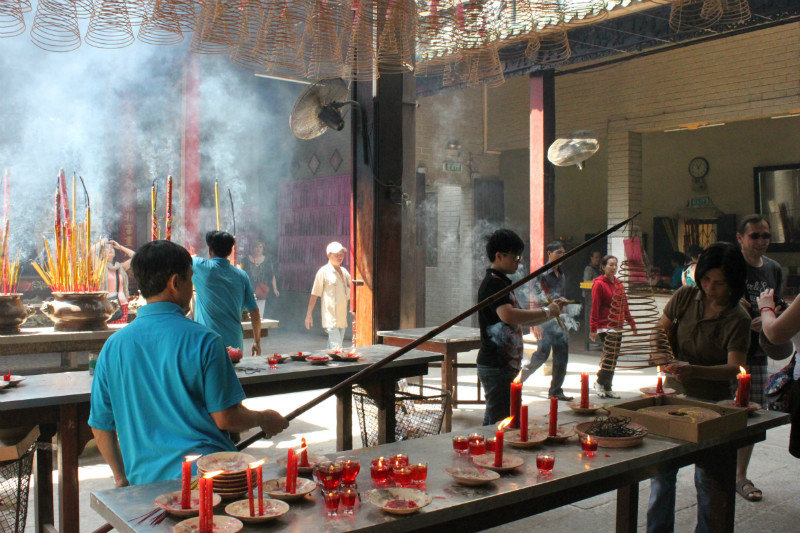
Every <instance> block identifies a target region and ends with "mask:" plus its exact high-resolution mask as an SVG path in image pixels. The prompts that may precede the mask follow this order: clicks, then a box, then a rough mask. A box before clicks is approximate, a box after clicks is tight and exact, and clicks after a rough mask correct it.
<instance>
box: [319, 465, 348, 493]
mask: <svg viewBox="0 0 800 533" xmlns="http://www.w3.org/2000/svg"><path fill="white" fill-rule="evenodd" d="M342 471H343V468H342V464H341V463H339V462H331V461H326V462H324V463H322V465H320V469H319V476H320V478H321V480H322V487H323V488H324V489H325V490H333V489H336V488H338V487H339V485H340V484H341V483H342Z"/></svg>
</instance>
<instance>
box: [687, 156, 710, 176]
mask: <svg viewBox="0 0 800 533" xmlns="http://www.w3.org/2000/svg"><path fill="white" fill-rule="evenodd" d="M706 174H708V161H707V160H706V158H705V157H695V158H694V159H692V160H691V161H689V175H691V176H692V177H693V178H704V177H705V175H706Z"/></svg>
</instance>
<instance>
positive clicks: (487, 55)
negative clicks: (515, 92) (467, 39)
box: [462, 46, 505, 87]
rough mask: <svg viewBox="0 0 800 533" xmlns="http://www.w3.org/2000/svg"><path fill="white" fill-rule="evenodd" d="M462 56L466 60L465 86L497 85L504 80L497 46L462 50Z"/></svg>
mask: <svg viewBox="0 0 800 533" xmlns="http://www.w3.org/2000/svg"><path fill="white" fill-rule="evenodd" d="M462 57H463V58H464V60H465V61H466V62H467V76H466V80H465V84H466V86H467V87H475V86H477V85H487V86H488V87H497V86H498V85H502V84H503V82H504V81H505V77H504V76H503V63H502V62H501V61H500V57H499V56H498V54H497V48H495V47H493V46H489V47H486V48H481V49H479V50H474V51H473V50H470V51H468V52H464V53H463V54H462Z"/></svg>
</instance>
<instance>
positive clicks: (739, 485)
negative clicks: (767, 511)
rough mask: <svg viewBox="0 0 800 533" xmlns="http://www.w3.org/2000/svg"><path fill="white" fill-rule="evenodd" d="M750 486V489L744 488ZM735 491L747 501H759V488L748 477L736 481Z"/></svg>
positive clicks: (760, 496) (760, 495)
mask: <svg viewBox="0 0 800 533" xmlns="http://www.w3.org/2000/svg"><path fill="white" fill-rule="evenodd" d="M748 485H749V486H750V487H752V488H751V489H746V488H745V487H747V486H748ZM736 492H738V493H739V496H741V497H742V498H744V499H745V500H747V501H749V502H759V501H761V498H762V494H761V489H759V488H756V486H755V485H754V484H753V482H752V481H750V480H749V479H743V480H741V481H737V482H736Z"/></svg>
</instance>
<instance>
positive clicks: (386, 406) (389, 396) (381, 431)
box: [375, 378, 397, 444]
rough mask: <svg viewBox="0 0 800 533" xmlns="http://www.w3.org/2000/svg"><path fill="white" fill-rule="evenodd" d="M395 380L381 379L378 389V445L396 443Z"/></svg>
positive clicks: (376, 398)
mask: <svg viewBox="0 0 800 533" xmlns="http://www.w3.org/2000/svg"><path fill="white" fill-rule="evenodd" d="M394 388H395V380H394V379H392V378H380V379H379V380H378V383H377V388H376V397H375V400H376V403H377V404H378V444H386V443H387V442H394V441H395V429H396V423H397V421H396V420H395V410H394V409H395V396H394Z"/></svg>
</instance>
